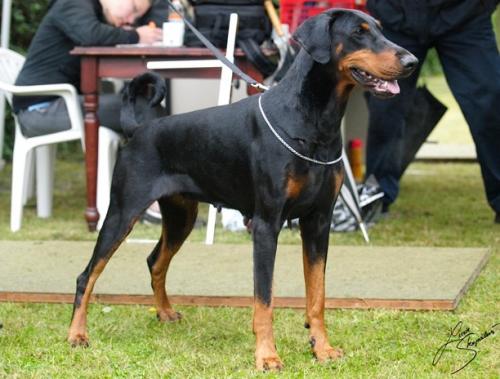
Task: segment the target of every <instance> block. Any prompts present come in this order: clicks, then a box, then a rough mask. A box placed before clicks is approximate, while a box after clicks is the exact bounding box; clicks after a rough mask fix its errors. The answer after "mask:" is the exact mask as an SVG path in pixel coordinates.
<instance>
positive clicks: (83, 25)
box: [13, 0, 168, 112]
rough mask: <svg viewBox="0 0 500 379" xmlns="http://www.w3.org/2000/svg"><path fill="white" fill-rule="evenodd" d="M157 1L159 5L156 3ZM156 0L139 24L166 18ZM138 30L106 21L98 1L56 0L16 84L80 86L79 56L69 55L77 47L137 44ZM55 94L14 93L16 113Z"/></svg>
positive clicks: (39, 29) (35, 38)
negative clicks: (68, 84) (112, 24)
mask: <svg viewBox="0 0 500 379" xmlns="http://www.w3.org/2000/svg"><path fill="white" fill-rule="evenodd" d="M157 3H158V4H157ZM159 3H160V1H158V0H157V1H155V3H154V4H153V7H152V8H151V9H150V10H149V12H148V13H146V14H145V15H144V16H143V17H142V18H141V20H140V21H139V22H140V23H147V22H148V21H155V22H156V23H157V24H158V25H161V22H163V21H164V20H166V18H167V13H168V11H167V8H166V7H167V6H166V2H161V3H165V5H164V6H163V7H162V6H161V4H159ZM138 41H139V35H138V34H137V32H136V31H135V30H125V29H122V28H117V27H114V26H111V25H109V24H106V21H105V18H104V14H103V10H102V6H101V4H100V2H99V0H55V1H53V2H52V3H51V5H50V6H49V10H48V12H47V14H46V15H45V17H44V18H43V20H42V22H41V24H40V26H39V27H38V30H37V32H36V34H35V36H34V38H33V40H32V41H31V44H30V46H29V49H28V54H27V56H26V62H25V63H24V66H23V68H22V69H21V72H20V73H19V76H18V77H17V80H16V85H21V86H22V85H37V84H54V83H70V84H72V85H73V86H75V87H76V88H77V89H79V88H80V57H78V56H74V55H70V53H69V52H70V51H71V50H72V49H73V48H74V47H75V46H113V45H116V44H127V43H137V42H138ZM51 99H53V97H46V96H43V97H42V96H29V97H27V96H14V99H13V106H14V112H18V111H19V110H21V109H25V108H27V107H29V106H30V105H32V104H36V103H39V102H43V101H48V100H51Z"/></svg>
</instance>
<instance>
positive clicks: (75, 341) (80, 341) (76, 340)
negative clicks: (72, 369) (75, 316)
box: [68, 333, 89, 347]
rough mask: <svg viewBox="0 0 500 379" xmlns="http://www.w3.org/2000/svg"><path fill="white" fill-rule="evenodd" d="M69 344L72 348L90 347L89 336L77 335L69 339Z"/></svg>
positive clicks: (85, 334) (84, 334)
mask: <svg viewBox="0 0 500 379" xmlns="http://www.w3.org/2000/svg"><path fill="white" fill-rule="evenodd" d="M68 342H69V343H70V345H71V347H77V346H82V347H89V336H88V335H87V333H75V334H73V335H70V336H69V337H68Z"/></svg>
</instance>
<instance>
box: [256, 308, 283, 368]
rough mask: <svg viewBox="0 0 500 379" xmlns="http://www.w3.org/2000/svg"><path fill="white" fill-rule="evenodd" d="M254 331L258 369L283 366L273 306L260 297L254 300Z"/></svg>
mask: <svg viewBox="0 0 500 379" xmlns="http://www.w3.org/2000/svg"><path fill="white" fill-rule="evenodd" d="M253 332H254V334H255V366H256V368H257V370H280V369H282V368H283V363H282V362H281V360H280V358H279V356H278V353H277V352H276V346H275V344H274V335H273V308H272V304H271V306H268V305H266V304H263V303H262V302H260V301H259V300H258V299H256V300H255V301H254V313H253Z"/></svg>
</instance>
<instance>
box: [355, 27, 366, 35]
mask: <svg viewBox="0 0 500 379" xmlns="http://www.w3.org/2000/svg"><path fill="white" fill-rule="evenodd" d="M365 32H366V29H365V28H363V27H362V26H361V25H360V26H358V27H357V28H356V29H355V30H354V34H356V35H362V34H364V33H365Z"/></svg>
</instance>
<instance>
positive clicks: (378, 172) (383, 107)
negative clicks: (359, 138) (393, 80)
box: [366, 29, 428, 207]
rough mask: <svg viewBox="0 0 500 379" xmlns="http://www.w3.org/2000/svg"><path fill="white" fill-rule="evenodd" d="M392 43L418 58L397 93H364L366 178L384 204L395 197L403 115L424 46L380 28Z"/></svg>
mask: <svg viewBox="0 0 500 379" xmlns="http://www.w3.org/2000/svg"><path fill="white" fill-rule="evenodd" d="M384 34H385V35H386V37H387V38H389V39H390V40H391V41H393V42H394V43H396V44H398V45H400V46H402V47H404V48H405V49H407V50H409V51H410V52H411V53H413V54H414V55H415V56H416V57H417V58H418V59H419V67H418V68H417V69H416V70H415V72H414V73H413V74H412V75H411V76H410V77H408V78H406V79H403V80H399V81H398V82H399V86H400V88H401V93H400V94H399V95H397V96H395V97H393V98H391V99H378V98H376V97H374V96H373V95H367V104H368V110H369V127H368V139H367V150H366V177H369V176H370V175H374V176H375V178H376V179H377V181H378V183H379V185H380V187H381V189H382V190H383V191H384V193H385V197H384V206H385V207H387V206H388V205H389V204H391V203H393V202H394V201H395V200H396V197H397V196H398V192H399V179H400V177H401V175H402V169H401V166H402V158H403V152H402V149H403V141H404V133H405V115H406V114H407V113H408V111H409V109H410V107H411V104H412V98H413V94H414V92H415V88H416V83H417V79H418V75H419V73H420V68H421V66H422V63H423V61H424V59H425V56H426V54H427V49H428V47H427V46H426V45H424V44H422V43H421V42H419V41H418V39H417V38H414V37H411V36H408V35H404V34H401V33H397V32H394V31H391V30H388V29H384Z"/></svg>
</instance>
